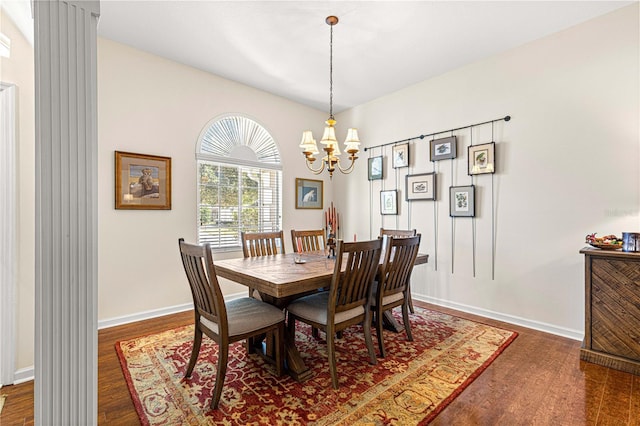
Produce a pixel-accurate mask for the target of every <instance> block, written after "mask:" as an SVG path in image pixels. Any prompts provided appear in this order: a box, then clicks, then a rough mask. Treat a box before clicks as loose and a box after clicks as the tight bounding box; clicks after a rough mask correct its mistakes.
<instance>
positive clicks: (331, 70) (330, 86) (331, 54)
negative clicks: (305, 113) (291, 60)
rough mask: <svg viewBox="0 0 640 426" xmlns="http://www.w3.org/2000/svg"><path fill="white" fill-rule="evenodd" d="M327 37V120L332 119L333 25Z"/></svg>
mask: <svg viewBox="0 0 640 426" xmlns="http://www.w3.org/2000/svg"><path fill="white" fill-rule="evenodd" d="M329 27H330V28H331V32H330V36H329V118H330V119H332V120H333V119H334V118H333V25H329Z"/></svg>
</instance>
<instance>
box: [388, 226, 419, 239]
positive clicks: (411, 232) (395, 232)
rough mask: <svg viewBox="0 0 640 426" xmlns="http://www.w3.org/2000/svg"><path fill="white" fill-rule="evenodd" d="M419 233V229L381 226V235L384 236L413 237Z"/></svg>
mask: <svg viewBox="0 0 640 426" xmlns="http://www.w3.org/2000/svg"><path fill="white" fill-rule="evenodd" d="M416 234H417V231H416V230H415V229H385V228H380V236H381V237H382V236H383V235H387V236H391V237H394V238H398V237H402V238H405V237H413V236H415V235H416Z"/></svg>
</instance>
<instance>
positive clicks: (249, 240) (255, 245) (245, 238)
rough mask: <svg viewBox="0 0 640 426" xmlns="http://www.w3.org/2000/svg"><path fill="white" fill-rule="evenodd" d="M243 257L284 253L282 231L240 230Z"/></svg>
mask: <svg viewBox="0 0 640 426" xmlns="http://www.w3.org/2000/svg"><path fill="white" fill-rule="evenodd" d="M240 240H241V241H242V253H243V254H244V257H256V256H271V255H273V254H278V253H282V254H284V232H282V231H274V232H241V233H240Z"/></svg>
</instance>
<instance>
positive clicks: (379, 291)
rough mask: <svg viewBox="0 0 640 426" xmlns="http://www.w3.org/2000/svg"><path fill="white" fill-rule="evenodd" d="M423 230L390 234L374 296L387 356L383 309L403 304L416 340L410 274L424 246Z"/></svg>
mask: <svg viewBox="0 0 640 426" xmlns="http://www.w3.org/2000/svg"><path fill="white" fill-rule="evenodd" d="M421 237H422V236H421V235H420V234H418V235H416V236H415V237H405V238H394V237H389V239H388V243H387V246H386V248H385V252H384V258H383V261H382V268H381V272H380V275H379V279H378V281H377V283H376V285H375V286H374V290H373V291H372V297H371V309H372V310H373V312H374V315H373V316H374V319H375V324H376V332H377V335H378V347H379V349H380V356H381V357H383V358H384V357H385V356H386V353H385V349H384V342H383V337H382V329H383V326H382V321H383V313H384V312H385V311H389V310H392V309H393V308H395V307H396V306H402V321H403V323H404V329H405V332H406V333H407V340H409V341H413V336H412V335H411V324H410V323H409V303H408V300H409V297H410V294H411V293H410V289H409V277H411V271H413V265H414V263H415V261H416V257H417V256H418V249H419V248H420V238H421Z"/></svg>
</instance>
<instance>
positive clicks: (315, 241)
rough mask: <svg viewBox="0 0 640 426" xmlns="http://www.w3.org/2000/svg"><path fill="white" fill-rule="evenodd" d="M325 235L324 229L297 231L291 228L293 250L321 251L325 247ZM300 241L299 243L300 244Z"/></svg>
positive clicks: (296, 251)
mask: <svg viewBox="0 0 640 426" xmlns="http://www.w3.org/2000/svg"><path fill="white" fill-rule="evenodd" d="M325 242H326V241H325V236H324V230H323V229H314V230H305V231H296V230H295V229H292V230H291V243H292V244H293V251H294V252H295V253H298V252H299V251H300V252H302V253H304V252H307V251H320V250H324V249H325ZM298 243H299V244H298Z"/></svg>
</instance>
